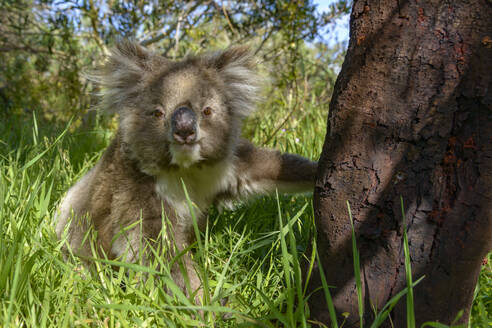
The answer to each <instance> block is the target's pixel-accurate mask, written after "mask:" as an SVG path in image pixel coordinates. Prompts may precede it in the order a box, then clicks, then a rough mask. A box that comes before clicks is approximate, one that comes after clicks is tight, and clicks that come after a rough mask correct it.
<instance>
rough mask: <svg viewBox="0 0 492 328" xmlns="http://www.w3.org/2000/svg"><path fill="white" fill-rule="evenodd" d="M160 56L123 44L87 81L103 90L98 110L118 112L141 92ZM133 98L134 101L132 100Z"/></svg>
mask: <svg viewBox="0 0 492 328" xmlns="http://www.w3.org/2000/svg"><path fill="white" fill-rule="evenodd" d="M154 57H157V55H155V54H153V53H152V52H150V51H148V50H147V49H145V48H144V47H142V46H140V45H138V44H137V43H135V42H132V41H128V40H125V41H120V42H118V43H117V44H116V46H115V47H114V48H113V49H112V50H111V51H110V54H109V56H108V58H107V60H106V62H105V64H104V65H103V66H102V67H100V68H99V69H98V70H97V71H96V72H95V73H93V74H90V75H88V78H89V79H90V80H92V81H94V82H96V83H98V84H99V85H100V87H101V92H100V95H101V96H102V99H101V102H100V104H99V106H98V107H99V108H100V109H103V110H105V111H107V112H115V111H118V109H119V108H121V107H122V106H124V105H125V104H126V103H128V101H129V100H130V99H133V98H134V96H135V94H136V92H137V91H138V87H139V83H140V82H141V81H142V80H143V79H144V77H145V76H146V74H148V73H150V72H152V70H153V66H154V64H155V63H154V62H155V60H153V58H154ZM132 97H133V98H132Z"/></svg>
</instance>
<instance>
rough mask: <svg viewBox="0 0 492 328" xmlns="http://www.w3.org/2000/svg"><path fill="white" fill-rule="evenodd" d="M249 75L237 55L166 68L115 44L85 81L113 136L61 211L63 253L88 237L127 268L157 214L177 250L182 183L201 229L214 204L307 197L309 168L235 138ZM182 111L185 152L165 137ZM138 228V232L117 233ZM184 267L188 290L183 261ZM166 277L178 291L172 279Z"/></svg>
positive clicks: (80, 248)
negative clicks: (191, 128)
mask: <svg viewBox="0 0 492 328" xmlns="http://www.w3.org/2000/svg"><path fill="white" fill-rule="evenodd" d="M254 66H255V63H254V60H253V58H252V57H251V56H250V54H249V52H248V51H247V49H246V48H244V47H235V48H230V49H227V50H225V51H221V52H216V53H213V54H205V55H201V56H197V57H190V58H187V59H185V60H183V61H180V62H171V61H168V60H166V59H165V58H163V57H161V56H159V55H157V54H154V53H152V52H150V51H149V50H147V49H144V48H142V47H140V46H138V45H136V44H134V43H131V42H128V41H127V42H122V43H120V44H119V45H118V46H117V47H116V48H115V49H114V50H113V52H112V53H111V55H110V57H109V58H108V60H107V63H106V64H105V65H104V67H103V68H102V69H101V70H100V72H99V73H98V74H95V75H93V77H92V78H93V79H94V80H95V81H96V82H98V83H100V85H101V88H102V93H101V94H102V101H101V103H100V108H102V109H103V110H105V111H108V112H117V113H118V114H119V117H120V124H119V129H118V132H117V134H116V136H115V138H114V140H113V141H112V143H111V145H110V146H109V147H108V149H107V150H106V151H105V153H104V154H103V156H102V158H101V159H100V161H99V162H98V163H97V164H96V166H95V167H94V168H92V170H90V171H89V172H88V173H87V174H86V175H85V176H84V177H83V178H82V179H81V180H79V181H78V182H77V183H76V184H75V185H74V186H73V187H72V188H71V189H70V190H69V191H68V193H67V195H66V196H65V198H64V199H63V201H62V202H61V204H60V207H59V211H58V215H57V225H56V232H57V234H58V236H59V237H60V238H62V236H63V234H64V231H67V232H68V236H67V238H68V242H69V244H70V247H71V249H72V250H73V251H74V252H75V253H76V254H78V255H80V256H82V257H90V256H91V251H90V247H89V244H88V243H87V242H85V243H84V242H83V240H84V236H85V235H86V233H87V231H88V230H89V229H91V228H92V229H94V230H95V231H96V232H97V239H96V245H97V251H98V252H100V253H103V254H105V255H106V256H108V257H109V258H110V259H115V258H119V259H122V260H126V261H136V260H137V259H138V258H139V256H141V255H143V256H144V257H146V256H148V255H147V254H142V252H143V250H141V249H140V246H141V245H142V244H144V243H142V240H145V241H149V242H155V241H156V240H157V239H158V236H159V233H160V232H161V230H162V228H163V227H162V220H161V215H162V211H164V212H165V213H166V215H167V217H168V218H169V220H170V222H171V232H172V233H173V237H174V240H175V242H176V244H177V247H178V248H179V249H182V248H184V247H186V246H188V245H189V244H190V243H191V242H192V241H193V240H194V232H193V229H192V221H191V216H190V213H189V209H188V206H187V203H186V199H185V195H184V192H183V189H182V186H181V179H182V181H184V183H185V185H186V186H187V190H188V192H189V195H190V198H191V200H192V201H193V203H194V206H196V208H195V210H196V212H197V213H198V220H199V225H200V226H202V227H203V226H204V225H205V220H206V212H207V209H208V208H209V207H210V205H211V204H212V203H214V202H220V201H229V200H232V199H239V198H244V197H247V196H249V195H253V194H258V193H268V192H272V191H275V189H276V188H278V189H279V190H280V191H287V192H298V191H299V192H302V191H311V190H312V189H313V187H314V179H315V174H316V168H317V163H316V162H312V161H309V160H307V159H305V158H302V157H300V156H297V155H292V154H281V153H279V152H278V151H274V150H268V149H263V148H257V147H255V146H253V145H252V144H251V143H249V142H248V141H246V140H244V139H241V138H240V133H241V124H242V120H243V119H244V118H245V117H246V116H248V115H249V114H250V113H251V112H252V111H253V110H254V108H255V104H256V102H257V100H258V94H259V90H258V88H259V83H258V81H259V79H258V77H257V75H256V74H255V70H254ZM183 105H186V106H187V107H189V108H191V109H192V110H193V111H195V114H196V117H197V140H198V141H197V142H196V143H193V144H185V145H182V144H179V143H176V141H175V140H174V139H173V135H172V133H171V127H170V126H171V124H170V117H171V115H172V113H173V112H174V110H176V109H177V108H178V107H179V106H183ZM206 108H208V109H210V112H209V111H208V110H204V109H206ZM140 219H142V220H141V224H139V225H137V226H136V227H134V228H133V229H130V230H128V231H126V232H124V233H121V229H122V228H125V227H128V226H129V225H131V224H133V223H135V222H137V221H139V220H140ZM118 236H119V237H118ZM115 237H118V238H115ZM123 256H126V257H125V258H123ZM185 262H186V266H187V271H188V274H189V276H190V278H191V279H190V280H191V285H192V287H193V288H197V287H198V286H199V280H198V278H197V277H196V274H195V272H194V270H193V268H192V265H191V261H190V259H189V257H186V258H185ZM173 275H174V277H175V279H176V280H177V282H178V284H179V285H180V286H181V287H183V288H184V282H183V279H182V277H181V274H180V273H179V270H173Z"/></svg>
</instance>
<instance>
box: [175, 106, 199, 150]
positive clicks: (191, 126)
mask: <svg viewBox="0 0 492 328" xmlns="http://www.w3.org/2000/svg"><path fill="white" fill-rule="evenodd" d="M171 129H172V134H173V138H174V140H176V141H177V142H178V143H182V144H184V143H192V142H194V141H195V140H196V114H195V112H194V111H193V110H191V109H190V108H188V107H179V108H178V109H176V111H175V112H174V113H173V115H172V116H171Z"/></svg>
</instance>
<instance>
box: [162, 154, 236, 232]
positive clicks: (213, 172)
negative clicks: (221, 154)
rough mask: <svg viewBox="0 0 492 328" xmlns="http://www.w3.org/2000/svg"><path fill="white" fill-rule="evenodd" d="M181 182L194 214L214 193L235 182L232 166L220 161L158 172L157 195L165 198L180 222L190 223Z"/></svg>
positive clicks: (199, 213)
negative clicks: (207, 164) (209, 164)
mask: <svg viewBox="0 0 492 328" xmlns="http://www.w3.org/2000/svg"><path fill="white" fill-rule="evenodd" d="M183 183H184V185H185V186H186V190H187V192H188V196H189V198H190V200H191V202H192V204H193V209H194V211H195V214H196V217H197V218H199V217H201V214H202V213H203V212H204V211H206V210H207V209H208V207H209V206H210V205H211V204H212V202H213V201H214V198H215V196H216V195H217V194H218V193H220V192H222V191H224V190H226V189H227V188H228V187H229V186H231V185H232V184H234V168H233V166H232V165H231V163H227V162H221V163H218V164H215V165H211V166H200V167H193V166H192V167H190V168H186V169H185V168H183V169H178V170H169V171H161V172H160V173H159V174H158V175H157V183H156V191H157V194H158V195H159V196H160V197H161V198H162V199H163V200H164V201H166V202H167V203H168V204H169V206H170V207H171V211H175V213H176V215H177V216H178V218H179V221H178V222H179V224H182V225H189V224H191V223H192V221H191V215H190V209H189V206H188V202H187V199H186V196H185V192H184V188H183Z"/></svg>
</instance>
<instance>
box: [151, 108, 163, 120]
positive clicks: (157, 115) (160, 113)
mask: <svg viewBox="0 0 492 328" xmlns="http://www.w3.org/2000/svg"><path fill="white" fill-rule="evenodd" d="M162 115H164V113H163V112H162V111H161V110H160V109H156V110H154V111H153V112H152V116H154V117H157V118H159V117H162Z"/></svg>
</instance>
